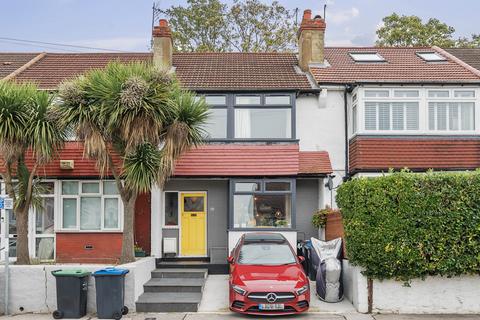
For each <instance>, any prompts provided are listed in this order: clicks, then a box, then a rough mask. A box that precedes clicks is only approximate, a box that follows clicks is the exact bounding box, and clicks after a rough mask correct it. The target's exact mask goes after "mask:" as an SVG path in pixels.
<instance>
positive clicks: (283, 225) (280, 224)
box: [275, 220, 288, 228]
mask: <svg viewBox="0 0 480 320" xmlns="http://www.w3.org/2000/svg"><path fill="white" fill-rule="evenodd" d="M275 225H276V226H277V227H281V228H286V227H288V221H287V220H277V221H275Z"/></svg>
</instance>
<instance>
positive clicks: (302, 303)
mask: <svg viewBox="0 0 480 320" xmlns="http://www.w3.org/2000/svg"><path fill="white" fill-rule="evenodd" d="M297 306H298V307H299V308H302V309H303V308H308V301H306V300H304V301H300V302H299V303H297Z"/></svg>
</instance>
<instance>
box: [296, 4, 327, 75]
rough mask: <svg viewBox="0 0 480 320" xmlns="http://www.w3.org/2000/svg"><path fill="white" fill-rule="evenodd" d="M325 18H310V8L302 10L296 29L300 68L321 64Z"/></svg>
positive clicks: (322, 60) (304, 68)
mask: <svg viewBox="0 0 480 320" xmlns="http://www.w3.org/2000/svg"><path fill="white" fill-rule="evenodd" d="M326 26H327V25H326V23H325V20H324V19H323V18H322V17H321V16H315V17H314V18H313V19H312V10H305V11H304V12H303V18H302V23H301V24H300V29H299V30H298V55H299V58H298V59H299V64H300V68H301V69H302V70H303V71H308V65H309V64H323V63H324V60H325V54H324V50H325V28H326Z"/></svg>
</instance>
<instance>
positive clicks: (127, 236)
mask: <svg viewBox="0 0 480 320" xmlns="http://www.w3.org/2000/svg"><path fill="white" fill-rule="evenodd" d="M136 200H137V194H132V195H131V196H130V197H128V198H126V199H124V200H123V239H122V256H121V258H120V263H129V262H133V261H135V252H134V244H135V240H134V230H135V202H136Z"/></svg>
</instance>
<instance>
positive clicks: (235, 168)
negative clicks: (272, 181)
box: [174, 144, 332, 177]
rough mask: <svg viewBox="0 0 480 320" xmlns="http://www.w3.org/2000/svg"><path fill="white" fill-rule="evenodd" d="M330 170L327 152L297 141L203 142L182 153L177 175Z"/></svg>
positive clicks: (277, 173)
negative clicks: (302, 147)
mask: <svg viewBox="0 0 480 320" xmlns="http://www.w3.org/2000/svg"><path fill="white" fill-rule="evenodd" d="M331 172H332V168H331V165H330V159H329V156H328V152H326V151H319V152H316V151H314V152H301V151H299V147H298V145H296V144H279V145H238V144H222V145H220V144H217V145H204V146H201V147H199V148H197V149H194V150H191V151H189V152H187V153H186V154H184V155H183V156H182V157H181V158H180V159H179V160H178V161H177V164H176V167H175V172H174V176H176V177H187V176H190V177H239V176H243V177H246V176H297V175H325V174H328V173H331Z"/></svg>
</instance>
